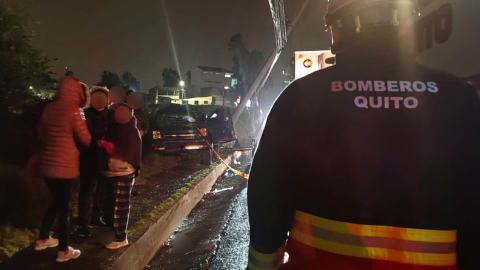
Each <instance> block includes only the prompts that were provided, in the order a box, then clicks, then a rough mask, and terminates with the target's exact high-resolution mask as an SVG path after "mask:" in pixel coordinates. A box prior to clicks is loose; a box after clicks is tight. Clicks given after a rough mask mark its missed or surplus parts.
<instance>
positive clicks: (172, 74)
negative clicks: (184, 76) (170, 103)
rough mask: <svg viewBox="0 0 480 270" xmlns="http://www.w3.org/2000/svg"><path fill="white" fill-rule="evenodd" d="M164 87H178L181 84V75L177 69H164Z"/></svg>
mask: <svg viewBox="0 0 480 270" xmlns="http://www.w3.org/2000/svg"><path fill="white" fill-rule="evenodd" d="M162 78H163V86H170V87H174V86H178V85H179V84H180V75H179V74H178V72H177V71H176V70H175V69H171V68H164V69H163V72H162Z"/></svg>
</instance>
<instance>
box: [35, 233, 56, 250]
mask: <svg viewBox="0 0 480 270" xmlns="http://www.w3.org/2000/svg"><path fill="white" fill-rule="evenodd" d="M56 246H58V239H55V238H52V237H51V236H49V237H48V239H44V240H37V241H35V250H37V251H40V250H45V249H47V248H52V247H56Z"/></svg>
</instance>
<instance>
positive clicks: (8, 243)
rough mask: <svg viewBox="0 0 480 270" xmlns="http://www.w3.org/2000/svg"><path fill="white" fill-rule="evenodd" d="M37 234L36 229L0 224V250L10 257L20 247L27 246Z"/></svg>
mask: <svg viewBox="0 0 480 270" xmlns="http://www.w3.org/2000/svg"><path fill="white" fill-rule="evenodd" d="M37 234H38V231H36V230H30V229H18V228H14V227H11V226H9V225H2V226H0V252H3V253H4V254H5V255H6V256H7V257H8V258H10V257H12V256H13V255H14V254H15V253H17V252H18V251H19V250H20V249H22V248H26V247H28V246H29V245H30V244H31V243H32V242H33V241H35V239H36V236H37Z"/></svg>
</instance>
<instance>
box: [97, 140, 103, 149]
mask: <svg viewBox="0 0 480 270" xmlns="http://www.w3.org/2000/svg"><path fill="white" fill-rule="evenodd" d="M103 145H104V144H103V140H97V147H98V148H103Z"/></svg>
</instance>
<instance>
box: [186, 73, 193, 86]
mask: <svg viewBox="0 0 480 270" xmlns="http://www.w3.org/2000/svg"><path fill="white" fill-rule="evenodd" d="M186 83H187V85H192V72H191V71H189V72H187V82H186Z"/></svg>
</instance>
